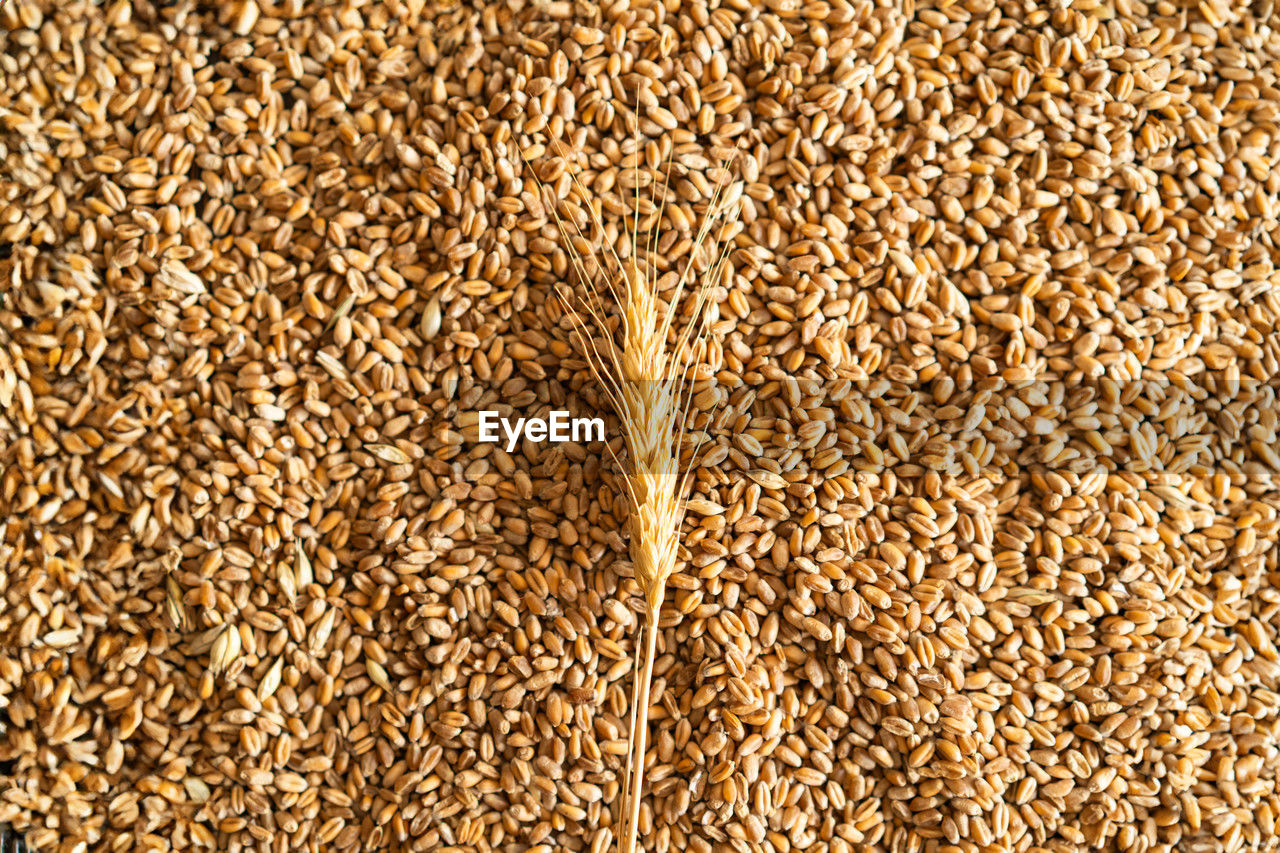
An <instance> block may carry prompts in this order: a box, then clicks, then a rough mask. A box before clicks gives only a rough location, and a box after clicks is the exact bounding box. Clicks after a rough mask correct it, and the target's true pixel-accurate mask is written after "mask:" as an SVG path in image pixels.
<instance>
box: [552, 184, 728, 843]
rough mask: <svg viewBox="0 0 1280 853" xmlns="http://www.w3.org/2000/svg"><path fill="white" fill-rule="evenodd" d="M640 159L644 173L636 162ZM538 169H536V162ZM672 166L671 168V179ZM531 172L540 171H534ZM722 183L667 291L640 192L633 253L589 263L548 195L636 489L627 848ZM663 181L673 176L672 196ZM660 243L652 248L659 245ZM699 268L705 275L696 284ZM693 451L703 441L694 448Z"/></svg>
mask: <svg viewBox="0 0 1280 853" xmlns="http://www.w3.org/2000/svg"><path fill="white" fill-rule="evenodd" d="M636 169H637V172H638V170H639V166H638V165H637V166H636ZM530 171H534V170H533V169H532V165H530ZM669 177H670V171H669V170H668V171H667V179H668V180H669ZM534 178H535V180H537V174H536V171H534ZM638 178H639V176H638V174H637V180H636V182H635V183H636V186H637V187H639V185H640V181H639V179H638ZM539 183H540V182H539ZM574 184H575V187H576V190H577V194H578V195H579V197H580V199H581V201H582V203H583V206H584V207H585V208H586V209H587V210H588V211H590V212H591V220H592V224H593V225H594V227H595V230H596V231H597V232H598V233H599V234H600V235H602V236H603V235H604V234H605V233H606V229H605V228H604V225H603V223H602V222H601V221H600V219H599V216H598V214H597V213H596V210H595V207H594V206H593V205H592V204H591V201H590V199H589V198H588V196H587V194H586V192H585V190H584V189H583V188H582V186H581V184H579V183H578V182H577V179H576V178H575V179H574ZM724 189H725V183H724V182H721V183H720V184H719V185H717V187H716V190H715V193H714V195H713V197H712V198H711V200H710V203H709V205H708V208H707V211H706V213H705V215H704V217H703V222H702V225H701V227H700V228H699V231H698V234H697V238H696V240H695V242H694V245H693V251H692V252H691V253H690V254H689V257H688V259H687V261H686V263H685V267H684V270H683V272H682V273H681V274H680V275H679V276H678V277H677V281H676V285H675V287H674V289H673V291H672V292H671V293H670V294H667V295H666V296H665V297H664V295H663V293H661V292H660V285H659V276H658V274H657V270H656V269H655V268H654V266H653V265H652V264H651V263H648V261H647V258H645V257H642V256H641V255H640V240H639V228H640V225H639V221H640V216H641V213H640V204H639V198H637V199H636V210H635V219H634V222H635V229H634V230H633V232H632V234H631V238H632V239H631V241H630V249H631V252H632V255H631V257H630V258H628V259H627V260H626V261H624V260H623V259H622V258H621V257H620V256H619V254H618V252H617V250H616V249H613V248H612V245H611V247H610V249H609V251H608V252H605V253H602V254H601V256H600V257H597V258H596V259H595V263H590V264H589V263H588V260H589V259H588V257H586V256H584V255H583V253H582V251H581V250H580V249H579V248H578V247H579V245H583V246H587V247H590V246H591V245H592V244H591V242H590V241H588V240H587V239H586V237H585V235H583V234H582V232H581V231H580V230H578V229H577V226H576V224H575V225H574V226H573V227H574V229H575V231H576V234H570V233H569V232H568V230H567V229H566V227H565V221H564V220H563V219H562V218H561V217H560V215H559V213H558V212H557V210H556V207H555V202H554V200H550V201H549V207H550V209H551V212H552V215H553V216H554V217H555V220H556V223H557V225H558V226H559V228H560V232H561V236H562V238H563V239H564V242H565V245H566V246H567V248H568V252H569V256H570V260H571V262H572V265H573V268H574V269H575V271H576V272H577V275H578V278H579V279H581V281H582V282H583V284H584V285H585V287H586V290H587V293H586V299H585V304H584V306H583V308H582V310H578V309H577V308H575V306H574V305H573V300H572V299H571V298H570V297H569V296H568V295H567V294H565V293H564V292H562V293H561V297H562V299H563V301H564V302H565V304H566V307H567V308H568V310H569V315H570V316H571V317H572V318H573V319H574V321H575V322H576V323H577V332H578V333H579V335H580V337H581V340H582V341H583V349H584V351H585V352H586V354H587V359H588V363H589V364H590V366H591V370H592V373H593V374H594V375H595V377H596V378H597V379H598V380H599V382H600V384H601V386H602V387H603V388H604V391H605V394H606V397H607V398H608V400H609V402H610V404H611V405H612V406H613V408H614V412H615V414H616V415H617V416H618V420H619V421H620V422H621V425H622V431H623V440H624V444H625V446H626V450H627V455H628V457H629V462H628V465H627V467H626V468H625V469H624V471H625V482H626V488H627V496H628V498H629V499H630V517H629V521H628V526H629V527H630V533H631V543H630V553H631V561H632V564H633V565H634V572H635V579H636V583H637V585H638V586H639V587H640V592H641V594H642V595H643V597H644V611H645V630H644V637H643V641H642V643H641V644H640V646H639V647H638V648H637V658H636V676H635V681H634V684H633V687H632V695H631V719H630V727H631V731H630V741H629V748H628V758H627V763H628V768H627V773H626V777H625V780H624V785H623V791H622V802H623V810H624V811H623V814H622V816H621V818H620V820H619V826H618V849H619V850H620V851H621V853H632V851H634V850H635V847H636V839H637V836H638V834H639V823H640V802H641V796H642V793H643V786H644V766H645V752H646V744H647V740H648V731H649V721H648V708H649V686H650V682H651V681H652V676H653V664H654V657H655V655H656V653H657V645H658V618H659V614H660V611H661V610H662V602H663V599H664V598H665V596H666V588H667V579H668V578H670V577H671V574H672V573H673V572H674V571H675V568H676V560H677V555H678V550H679V535H680V527H681V524H682V522H683V520H684V512H685V505H684V498H683V496H684V493H685V490H686V487H687V485H688V478H689V475H690V473H691V467H690V468H683V469H682V467H681V464H680V455H681V454H680V449H681V444H682V443H683V439H684V436H685V430H686V421H687V419H688V416H689V412H690V409H691V407H692V404H693V395H692V380H691V374H692V368H693V366H694V365H695V363H696V360H697V358H698V354H699V352H700V351H701V349H702V345H703V344H704V343H705V338H706V334H707V329H708V325H709V324H708V322H707V312H706V308H707V299H708V296H709V295H710V291H711V289H712V288H713V287H714V286H715V284H716V282H717V280H718V279H719V276H720V273H721V270H722V268H723V264H724V262H725V259H726V253H725V252H724V251H719V252H715V253H713V257H714V260H713V262H712V263H710V264H709V265H708V266H707V268H706V270H705V272H704V273H703V274H702V275H697V274H696V273H695V272H694V264H695V261H696V259H698V258H699V256H700V254H701V253H702V252H703V251H704V250H705V249H706V248H707V247H708V246H709V244H710V242H712V240H713V233H714V232H715V231H717V230H718V226H719V225H720V224H721V223H722V222H723V221H724V220H723V216H724V214H725V212H726V209H728V208H730V207H731V205H728V204H724V203H723V201H724V199H723V195H722V193H723V190H724ZM666 190H667V183H666V182H665V181H664V183H663V184H662V192H663V195H664V197H665V193H666ZM637 192H638V190H637ZM654 192H655V195H656V194H657V192H658V190H657V188H656V187H655V190H654ZM662 214H663V211H662V210H661V209H659V210H658V212H657V217H656V220H655V225H654V230H655V231H656V228H657V227H660V226H661V222H662ZM575 236H576V238H577V239H576V240H575ZM650 239H651V241H652V242H653V244H654V246H656V243H657V235H656V233H655V234H651V235H650ZM652 251H653V250H652V248H651V250H650V253H652ZM589 266H590V267H591V268H592V269H595V270H603V272H602V273H601V276H600V277H599V278H598V277H597V276H593V275H591V274H590V273H589V272H588V267H589ZM692 277H696V278H697V281H696V282H695V283H694V284H692V285H690V279H691V278H692ZM606 299H609V300H612V301H613V302H614V303H615V310H616V312H617V314H618V315H619V320H620V322H618V323H616V324H612V323H610V322H609V321H608V320H607V317H608V316H609V315H610V314H611V313H613V312H611V311H610V309H609V307H608V305H607V304H606ZM682 306H683V307H685V308H686V309H687V310H686V311H685V312H684V314H685V320H684V322H683V323H682V324H681V328H676V327H675V326H674V325H673V323H674V318H675V317H676V316H677V315H678V314H679V313H680V309H681V307H682ZM584 315H585V316H584ZM597 336H599V337H600V338H602V342H601V343H599V344H597V343H596V337H597ZM696 455H697V454H696V448H695V449H694V453H693V454H692V456H691V457H690V458H691V459H692V458H694V457H696Z"/></svg>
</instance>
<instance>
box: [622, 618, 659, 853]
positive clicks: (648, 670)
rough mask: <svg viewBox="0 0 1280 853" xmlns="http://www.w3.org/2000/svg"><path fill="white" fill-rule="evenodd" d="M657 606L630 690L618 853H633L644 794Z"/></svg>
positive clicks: (656, 649)
mask: <svg viewBox="0 0 1280 853" xmlns="http://www.w3.org/2000/svg"><path fill="white" fill-rule="evenodd" d="M661 604H662V602H661V600H659V602H658V605H659V606H658V608H657V609H649V608H646V613H645V639H644V656H643V657H642V658H640V669H639V671H638V672H637V673H636V680H635V684H634V685H633V686H632V689H631V711H632V713H631V732H630V737H631V749H630V754H631V755H632V756H633V758H632V761H631V766H630V768H629V769H628V775H629V779H628V782H627V786H626V789H625V790H626V791H628V792H629V796H628V797H627V798H626V799H624V801H623V802H624V803H625V804H626V809H627V814H626V819H625V822H624V823H623V825H622V830H623V831H622V836H621V838H619V850H620V851H621V853H634V851H635V847H636V839H637V838H638V837H639V835H640V832H639V829H640V802H641V798H640V794H641V792H642V791H643V790H644V756H645V752H646V751H647V749H648V741H649V688H650V686H651V685H652V683H653V660H654V657H655V656H656V655H657V651H658V611H659V610H660V609H661Z"/></svg>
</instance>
